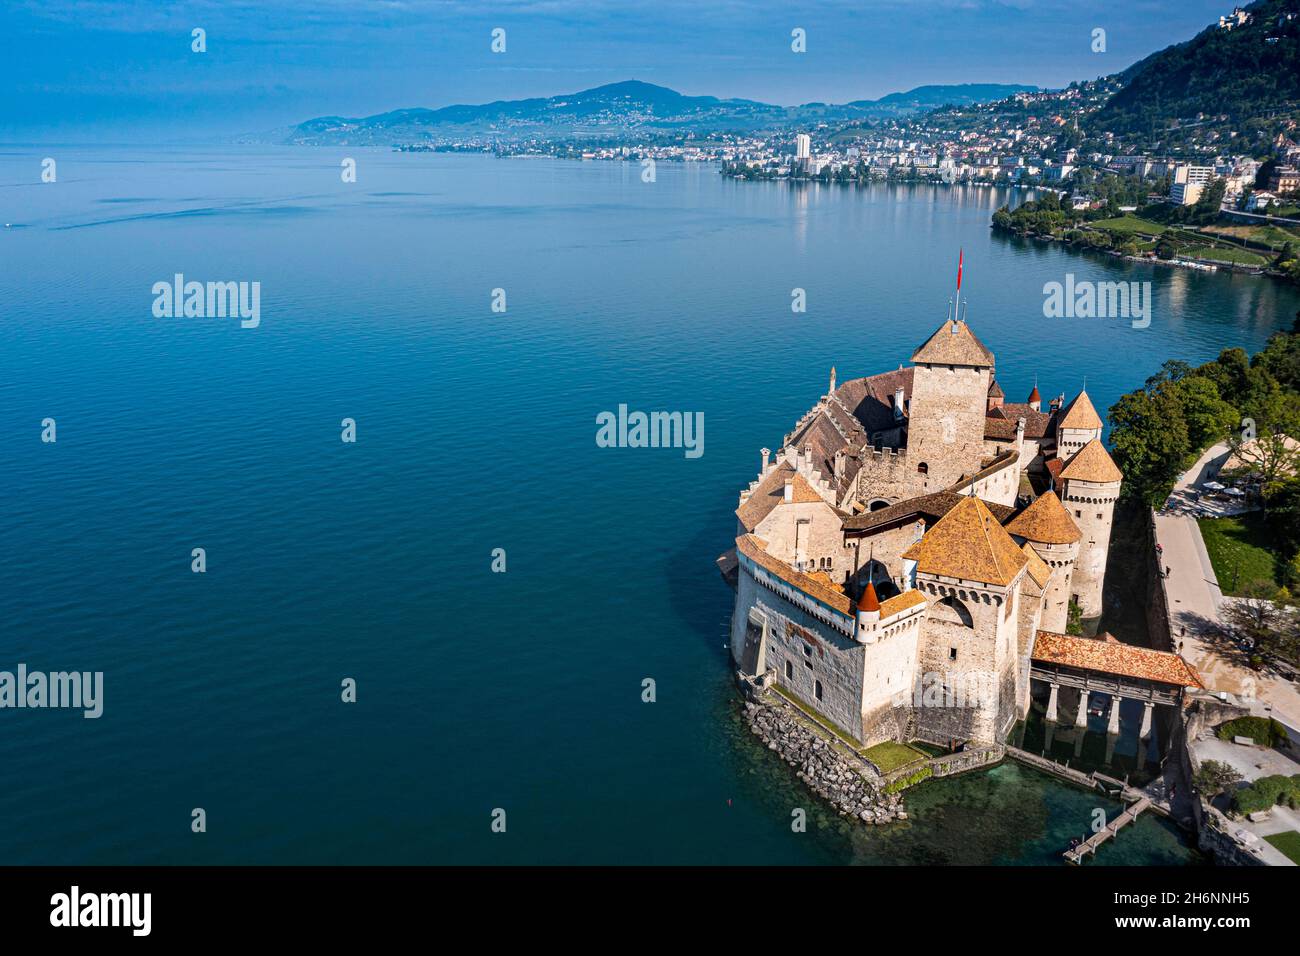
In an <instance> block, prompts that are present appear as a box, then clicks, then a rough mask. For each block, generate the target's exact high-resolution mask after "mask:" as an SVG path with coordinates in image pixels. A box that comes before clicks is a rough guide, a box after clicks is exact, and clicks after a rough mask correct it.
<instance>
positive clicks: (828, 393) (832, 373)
mask: <svg viewBox="0 0 1300 956" xmlns="http://www.w3.org/2000/svg"><path fill="white" fill-rule="evenodd" d="M826 394H827V395H834V394H835V366H834V365H832V366H831V387H830V388H829V389H828V390H827V392H826Z"/></svg>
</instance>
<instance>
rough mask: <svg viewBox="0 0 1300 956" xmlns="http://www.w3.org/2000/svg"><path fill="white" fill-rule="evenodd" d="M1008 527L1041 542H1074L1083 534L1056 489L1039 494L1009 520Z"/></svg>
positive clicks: (1016, 532) (1012, 531)
mask: <svg viewBox="0 0 1300 956" xmlns="http://www.w3.org/2000/svg"><path fill="white" fill-rule="evenodd" d="M1006 528H1007V532H1008V533H1009V534H1015V535H1019V536H1020V537H1022V538H1027V539H1028V540H1030V541H1037V542H1038V543H1039V544H1073V543H1074V542H1076V541H1078V540H1079V539H1080V538H1082V537H1083V534H1082V533H1081V532H1080V531H1079V526H1078V525H1076V524H1075V523H1074V519H1073V518H1071V517H1070V513H1069V512H1068V511H1066V510H1065V505H1063V504H1061V499H1060V498H1058V497H1056V492H1054V491H1049V492H1047V493H1046V494H1043V495H1039V496H1038V497H1037V498H1035V499H1034V501H1033V503H1032V504H1031V505H1030V506H1029V507H1028V508H1026V509H1025V510H1024V511H1022V512H1020V514H1018V515H1016V516H1015V517H1014V518H1012V519H1011V521H1010V522H1008V523H1007V526H1006Z"/></svg>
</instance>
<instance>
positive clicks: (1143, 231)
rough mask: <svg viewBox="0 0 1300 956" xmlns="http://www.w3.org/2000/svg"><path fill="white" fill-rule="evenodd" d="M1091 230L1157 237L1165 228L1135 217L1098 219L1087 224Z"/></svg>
mask: <svg viewBox="0 0 1300 956" xmlns="http://www.w3.org/2000/svg"><path fill="white" fill-rule="evenodd" d="M1088 226H1089V228H1092V229H1107V230H1109V231H1111V232H1123V233H1128V234H1129V235H1133V234H1135V233H1136V234H1140V235H1144V236H1158V235H1160V234H1161V233H1162V232H1164V231H1165V227H1164V226H1162V225H1160V223H1158V222H1152V221H1151V220H1150V219H1140V218H1138V217H1137V216H1119V217H1117V218H1115V219H1098V220H1097V221H1096V222H1090V223H1088Z"/></svg>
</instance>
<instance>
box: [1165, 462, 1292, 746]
mask: <svg viewBox="0 0 1300 956" xmlns="http://www.w3.org/2000/svg"><path fill="white" fill-rule="evenodd" d="M1228 453H1229V449H1228V446H1227V445H1226V444H1220V445H1215V446H1214V447H1213V448H1211V449H1209V450H1208V451H1206V452H1205V454H1203V455H1202V456H1201V457H1200V459H1199V460H1198V461H1197V462H1196V464H1195V465H1193V466H1192V467H1191V468H1189V469H1188V470H1187V473H1186V474H1185V475H1183V477H1182V478H1180V479H1179V481H1178V484H1176V485H1175V486H1174V491H1173V494H1171V495H1170V496H1169V500H1168V501H1167V502H1166V503H1165V510H1164V511H1161V512H1159V513H1158V514H1157V515H1156V542H1157V543H1158V544H1159V545H1160V548H1161V554H1160V563H1161V566H1162V567H1167V568H1169V569H1170V573H1169V576H1168V578H1166V579H1165V582H1164V583H1165V594H1166V596H1167V598H1168V603H1169V619H1170V625H1171V628H1170V629H1171V631H1172V633H1173V639H1174V645H1175V650H1179V652H1180V653H1181V654H1182V655H1183V657H1184V658H1185V659H1186V660H1187V662H1188V663H1189V664H1191V665H1192V666H1193V667H1195V668H1196V669H1197V671H1199V672H1200V675H1201V678H1202V680H1204V681H1205V683H1206V686H1207V687H1208V688H1209V689H1210V690H1212V691H1216V692H1217V691H1226V692H1227V693H1229V694H1231V695H1233V697H1236V698H1238V699H1239V701H1240V702H1241V703H1243V704H1248V705H1249V706H1250V707H1251V710H1252V711H1253V712H1255V713H1259V714H1264V713H1273V714H1274V715H1275V716H1277V717H1278V719H1279V720H1281V721H1282V722H1283V723H1285V724H1287V725H1288V726H1289V727H1300V690H1297V689H1296V686H1295V684H1294V683H1292V682H1291V681H1289V680H1286V679H1284V678H1281V677H1278V676H1276V675H1271V674H1261V673H1257V672H1255V671H1254V670H1251V669H1250V668H1249V667H1247V666H1245V664H1244V662H1243V661H1241V660H1240V659H1239V657H1240V656H1239V654H1238V653H1237V652H1236V649H1235V645H1233V644H1232V642H1231V641H1230V640H1228V639H1227V637H1226V628H1225V627H1224V625H1223V620H1222V618H1221V616H1220V608H1221V606H1222V604H1223V592H1222V591H1221V590H1220V589H1219V582H1218V581H1217V579H1216V578H1215V576H1214V569H1213V567H1212V566H1211V564H1210V558H1209V554H1208V553H1207V552H1206V550H1205V542H1204V540H1202V538H1201V529H1200V526H1199V525H1197V523H1196V519H1195V518H1194V517H1192V516H1191V514H1189V513H1188V511H1189V510H1190V509H1189V507H1188V505H1189V502H1190V501H1191V497H1190V495H1189V489H1190V488H1191V487H1192V486H1193V485H1195V484H1197V483H1199V482H1200V481H1201V480H1204V477H1208V476H1210V475H1213V474H1215V473H1217V471H1218V468H1219V466H1220V465H1222V464H1223V460H1225V459H1226V458H1227V455H1228ZM1180 645H1181V648H1180ZM1270 708H1271V710H1270Z"/></svg>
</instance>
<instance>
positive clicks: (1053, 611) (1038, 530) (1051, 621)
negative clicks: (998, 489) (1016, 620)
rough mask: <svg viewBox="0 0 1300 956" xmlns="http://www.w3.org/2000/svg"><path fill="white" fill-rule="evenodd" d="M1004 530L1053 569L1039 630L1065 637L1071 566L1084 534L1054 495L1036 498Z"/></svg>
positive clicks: (1043, 495) (1072, 580) (1072, 566)
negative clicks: (1054, 632) (1031, 549)
mask: <svg viewBox="0 0 1300 956" xmlns="http://www.w3.org/2000/svg"><path fill="white" fill-rule="evenodd" d="M1006 529H1007V532H1008V533H1009V534H1011V535H1013V536H1014V537H1015V538H1016V540H1017V541H1025V542H1028V544H1029V546H1030V547H1031V548H1033V549H1034V553H1035V554H1037V555H1038V556H1039V557H1040V558H1042V559H1043V563H1044V564H1046V565H1047V566H1048V567H1049V568H1051V569H1052V577H1051V580H1049V581H1048V583H1047V588H1046V596H1045V598H1044V601H1043V617H1042V620H1041V622H1040V624H1039V626H1040V627H1042V629H1043V630H1045V631H1056V632H1058V633H1060V634H1064V633H1065V629H1066V624H1067V622H1068V621H1069V618H1070V597H1071V596H1072V594H1073V592H1072V590H1071V588H1072V586H1073V584H1074V566H1075V564H1076V562H1077V561H1078V558H1079V542H1080V541H1081V540H1082V538H1083V533H1082V532H1081V531H1080V530H1079V526H1078V525H1077V524H1076V523H1075V522H1074V519H1073V518H1071V517H1070V514H1069V512H1067V511H1066V510H1065V505H1063V504H1062V503H1061V499H1060V498H1058V497H1057V496H1056V493H1055V492H1053V491H1049V492H1047V493H1046V494H1042V495H1039V496H1038V497H1037V498H1035V499H1034V501H1033V503H1032V504H1030V505H1029V507H1027V508H1025V510H1024V511H1022V512H1020V514H1018V515H1016V516H1015V517H1014V518H1013V519H1011V521H1009V522H1008V523H1007V525H1006Z"/></svg>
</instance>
